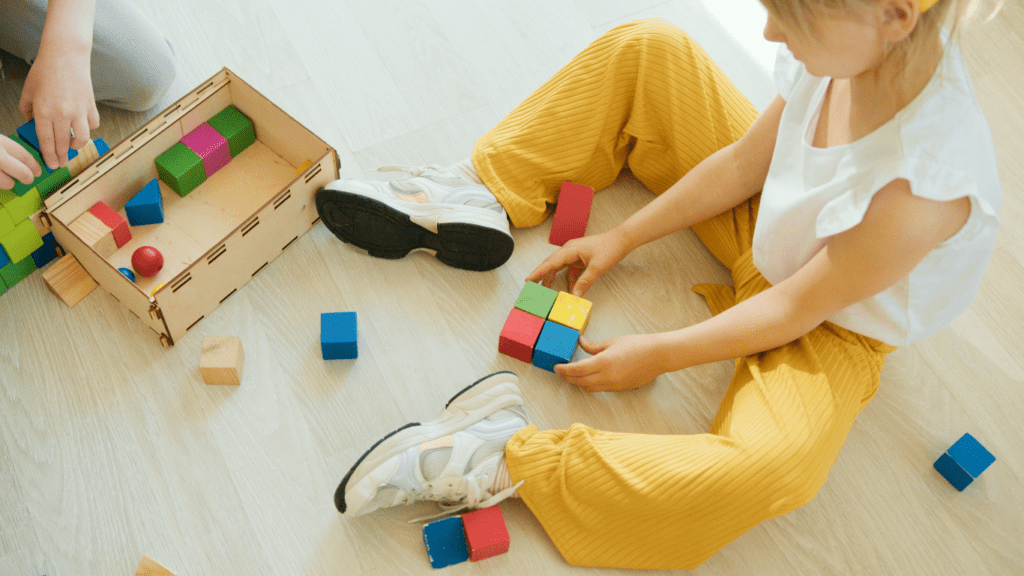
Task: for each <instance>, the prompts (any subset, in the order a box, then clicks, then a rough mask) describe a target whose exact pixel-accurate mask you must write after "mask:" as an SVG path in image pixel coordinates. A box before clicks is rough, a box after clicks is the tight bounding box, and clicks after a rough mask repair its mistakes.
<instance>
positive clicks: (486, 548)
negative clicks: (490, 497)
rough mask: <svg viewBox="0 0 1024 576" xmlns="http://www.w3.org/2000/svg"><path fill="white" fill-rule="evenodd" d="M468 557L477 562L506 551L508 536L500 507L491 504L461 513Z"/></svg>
mask: <svg viewBox="0 0 1024 576" xmlns="http://www.w3.org/2000/svg"><path fill="white" fill-rule="evenodd" d="M462 525H463V527H464V529H465V531H466V544H467V545H468V547H469V559H470V560H471V561H473V562H478V561H480V560H483V559H485V558H490V557H492V556H497V555H499V554H504V553H506V552H508V546H509V536H508V527H507V526H506V525H505V517H504V516H502V514H501V508H498V507H497V506H491V507H490V508H482V509H480V510H473V511H472V512H466V513H465V514H463V515H462Z"/></svg>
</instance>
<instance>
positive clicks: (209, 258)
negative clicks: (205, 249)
mask: <svg viewBox="0 0 1024 576" xmlns="http://www.w3.org/2000/svg"><path fill="white" fill-rule="evenodd" d="M227 251H228V247H227V246H226V245H224V244H221V245H220V246H218V247H217V249H216V250H215V251H214V253H213V254H210V255H209V256H207V257H206V264H207V265H210V264H213V261H214V260H216V259H217V258H220V257H221V256H223V255H224V253H225V252H227Z"/></svg>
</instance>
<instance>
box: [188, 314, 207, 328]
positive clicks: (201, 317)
mask: <svg viewBox="0 0 1024 576" xmlns="http://www.w3.org/2000/svg"><path fill="white" fill-rule="evenodd" d="M203 318H206V316H200V317H199V320H202V319H203ZM199 320H196V321H195V322H193V323H191V324H189V325H188V328H185V332H188V331H189V330H191V329H192V327H193V326H195V325H196V324H199Z"/></svg>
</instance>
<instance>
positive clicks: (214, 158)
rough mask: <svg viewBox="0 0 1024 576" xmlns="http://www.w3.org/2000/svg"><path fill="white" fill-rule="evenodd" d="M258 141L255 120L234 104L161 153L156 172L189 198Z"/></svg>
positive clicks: (173, 188)
mask: <svg viewBox="0 0 1024 576" xmlns="http://www.w3.org/2000/svg"><path fill="white" fill-rule="evenodd" d="M254 142H256V130H255V127H254V126H253V123H252V120H249V118H248V117H246V116H245V114H242V113H241V112H239V110H238V108H235V107H234V106H233V105H230V106H228V107H227V108H225V109H223V110H221V111H220V112H218V113H217V114H216V115H215V116H214V117H213V118H210V120H209V121H208V122H203V123H202V124H200V125H199V126H197V127H196V128H195V129H194V130H192V131H191V132H189V133H188V134H186V135H185V136H184V137H182V139H181V141H180V142H178V143H177V144H175V145H174V146H171V147H170V148H169V149H168V150H167V151H166V152H164V153H163V154H161V155H159V156H157V158H156V171H157V173H158V174H159V175H160V180H162V181H163V182H164V184H167V185H168V186H170V187H171V189H172V190H174V191H175V192H177V193H178V195H179V196H181V197H185V196H186V195H187V194H188V193H189V192H191V191H192V190H195V188H196V187H197V186H199V185H200V184H202V183H203V182H206V179H207V178H209V177H210V176H213V174H214V172H216V171H218V170H220V169H221V168H223V167H224V166H226V165H227V164H228V162H230V161H231V159H232V158H234V157H236V156H238V155H239V154H241V153H242V151H243V150H245V149H246V148H248V147H249V146H250V145H252V144H253V143H254Z"/></svg>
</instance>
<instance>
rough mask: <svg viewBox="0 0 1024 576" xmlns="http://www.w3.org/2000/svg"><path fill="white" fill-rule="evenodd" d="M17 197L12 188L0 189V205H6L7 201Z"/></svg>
mask: <svg viewBox="0 0 1024 576" xmlns="http://www.w3.org/2000/svg"><path fill="white" fill-rule="evenodd" d="M18 198H19V196H18V195H17V194H15V193H14V191H13V190H0V206H7V204H8V203H10V202H13V201H15V200H17V199H18Z"/></svg>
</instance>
